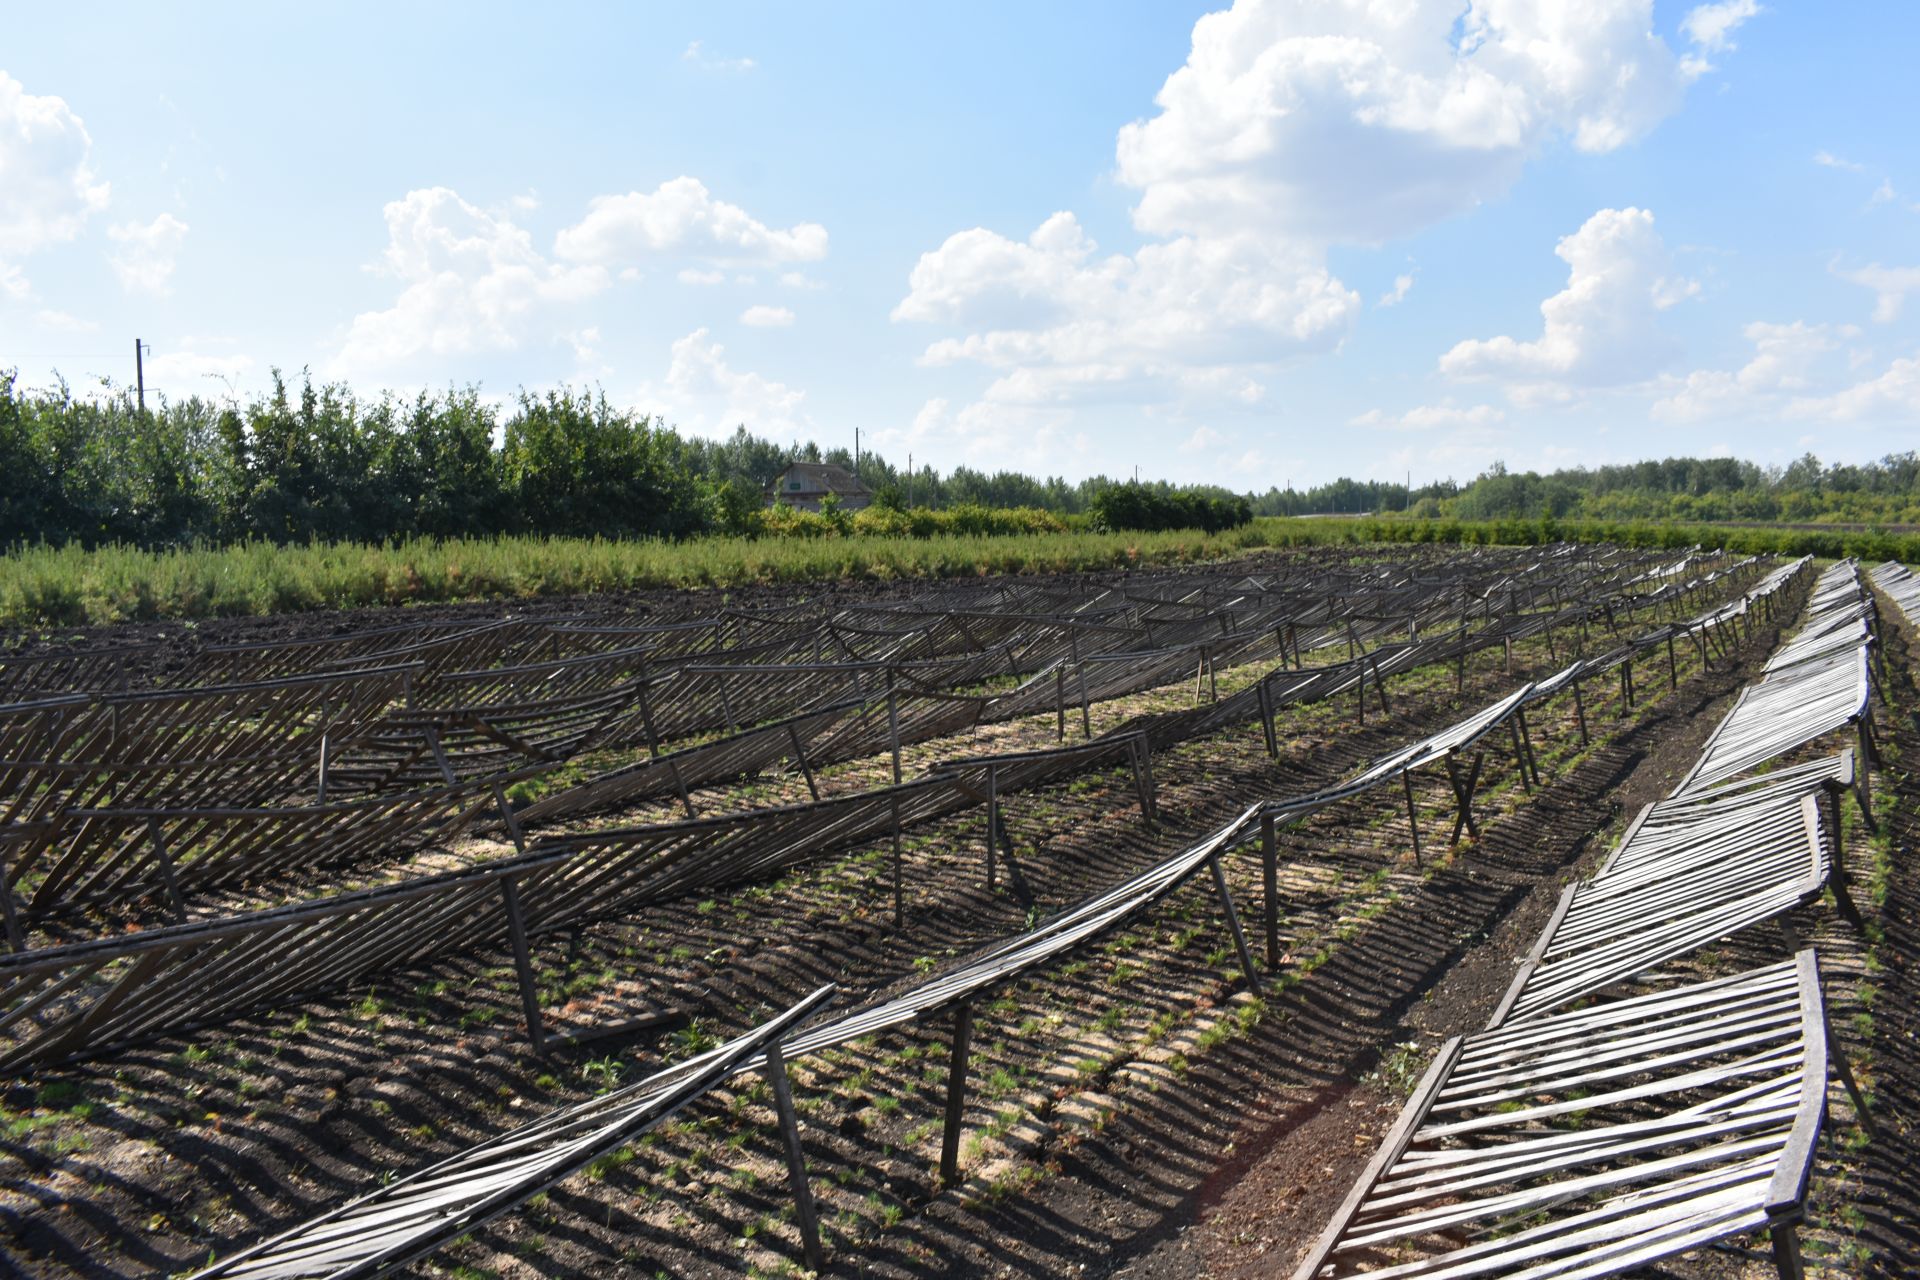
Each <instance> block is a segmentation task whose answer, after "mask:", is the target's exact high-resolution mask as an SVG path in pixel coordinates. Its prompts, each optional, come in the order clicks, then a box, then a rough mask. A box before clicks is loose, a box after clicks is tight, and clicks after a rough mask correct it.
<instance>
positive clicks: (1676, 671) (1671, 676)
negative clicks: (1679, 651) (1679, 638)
mask: <svg viewBox="0 0 1920 1280" xmlns="http://www.w3.org/2000/svg"><path fill="white" fill-rule="evenodd" d="M1667 687H1668V688H1669V689H1678V688H1679V687H1680V662H1679V659H1677V658H1675V657H1674V656H1673V635H1672V634H1671V633H1669V634H1668V635H1667Z"/></svg>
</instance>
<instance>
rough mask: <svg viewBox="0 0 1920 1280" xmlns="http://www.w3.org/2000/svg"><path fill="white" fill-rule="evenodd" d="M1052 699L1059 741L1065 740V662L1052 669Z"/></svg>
mask: <svg viewBox="0 0 1920 1280" xmlns="http://www.w3.org/2000/svg"><path fill="white" fill-rule="evenodd" d="M1053 701H1054V707H1055V708H1056V711H1055V714H1056V717H1057V725H1056V727H1057V729H1058V731H1059V737H1060V741H1062V742H1065V741H1066V740H1067V664H1066V663H1064V662H1062V663H1059V664H1057V665H1056V666H1055V667H1054V669H1053Z"/></svg>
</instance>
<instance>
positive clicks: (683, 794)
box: [667, 760, 700, 819]
mask: <svg viewBox="0 0 1920 1280" xmlns="http://www.w3.org/2000/svg"><path fill="white" fill-rule="evenodd" d="M667 776H668V777H670V778H672V779H673V789H674V790H675V791H677V792H679V793H680V807H681V808H682V809H684V810H686V812H687V817H688V818H689V819H691V818H697V817H699V816H700V815H699V814H698V813H696V812H695V811H694V808H693V796H692V795H691V794H690V793H689V792H688V791H687V780H686V779H685V778H684V777H682V776H681V774H680V762H679V761H678V760H669V761H667Z"/></svg>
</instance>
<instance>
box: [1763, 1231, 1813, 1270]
mask: <svg viewBox="0 0 1920 1280" xmlns="http://www.w3.org/2000/svg"><path fill="white" fill-rule="evenodd" d="M1767 1235H1768V1236H1769V1237H1771V1238H1772V1240H1773V1265H1774V1266H1776V1267H1778V1268H1779V1269H1780V1280H1806V1275H1807V1272H1806V1268H1805V1267H1803V1266H1802V1265H1801V1263H1800V1233H1799V1229H1798V1228H1797V1227H1794V1226H1793V1225H1791V1224H1790V1223H1785V1222H1776V1223H1774V1224H1773V1226H1771V1227H1769V1228H1768V1229H1767Z"/></svg>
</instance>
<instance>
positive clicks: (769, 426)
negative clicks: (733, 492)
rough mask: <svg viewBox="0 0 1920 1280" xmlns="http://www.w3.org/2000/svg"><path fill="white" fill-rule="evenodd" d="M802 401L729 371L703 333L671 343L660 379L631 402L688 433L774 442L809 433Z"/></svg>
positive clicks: (769, 382) (795, 393)
mask: <svg viewBox="0 0 1920 1280" xmlns="http://www.w3.org/2000/svg"><path fill="white" fill-rule="evenodd" d="M805 400H806V392H804V391H800V390H797V389H796V388H794V387H790V386H788V385H787V384H786V383H783V382H776V381H774V380H773V379H771V378H767V377H763V376H762V375H760V374H758V373H752V372H748V371H744V370H737V369H734V368H733V367H732V366H730V365H729V364H728V363H727V361H726V348H725V347H723V346H721V345H720V344H719V343H717V342H715V341H713V339H712V338H711V337H710V336H709V335H708V332H707V330H705V329H695V330H694V331H693V332H692V333H690V334H688V335H687V336H686V337H684V338H681V339H679V340H678V341H676V342H675V343H674V344H673V351H672V357H671V360H670V362H669V364H668V366H667V374H666V377H665V378H664V379H662V380H661V381H660V382H657V383H653V382H650V383H647V384H645V385H644V386H642V387H641V389H640V391H639V393H638V395H637V396H636V397H635V402H636V403H637V404H638V405H639V407H640V408H641V409H642V410H643V411H645V412H648V413H653V414H657V415H659V416H660V417H662V418H664V419H666V421H668V422H669V423H672V424H674V425H676V426H679V427H681V428H684V429H685V430H687V431H690V432H694V433H697V434H700V435H706V436H723V435H726V434H728V433H730V432H731V431H732V430H733V429H734V428H735V427H736V426H745V427H746V428H747V430H749V431H751V432H753V433H754V434H756V435H763V436H772V437H774V438H775V439H779V438H782V437H789V436H796V435H804V434H806V433H808V432H809V431H811V430H812V429H813V422H812V419H810V418H809V417H808V416H807V414H806V412H805V409H804V407H803V405H804V402H805Z"/></svg>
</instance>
